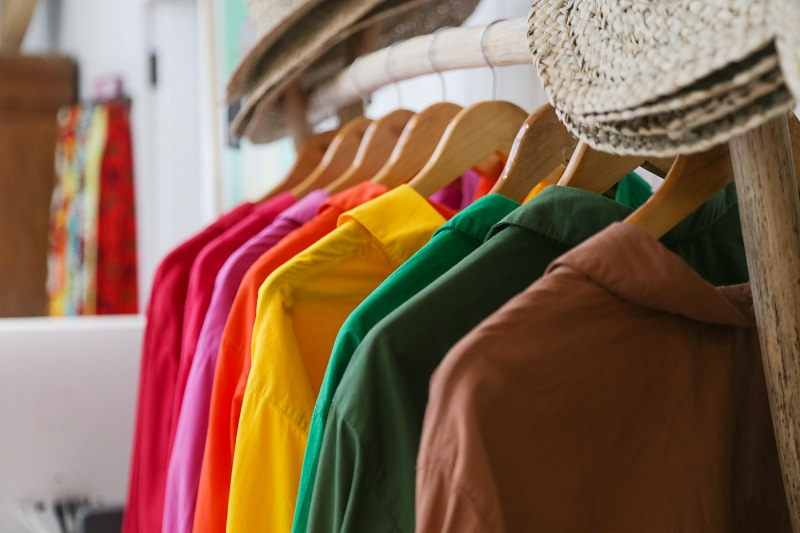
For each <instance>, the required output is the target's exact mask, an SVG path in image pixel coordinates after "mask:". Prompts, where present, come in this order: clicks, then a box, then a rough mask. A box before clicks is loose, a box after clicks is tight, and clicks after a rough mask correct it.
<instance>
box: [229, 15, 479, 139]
mask: <svg viewBox="0 0 800 533" xmlns="http://www.w3.org/2000/svg"><path fill="white" fill-rule="evenodd" d="M477 4H478V0H387V1H383V2H381V1H380V0H325V2H323V3H322V4H321V5H319V6H318V7H317V8H315V9H314V11H313V16H307V17H303V18H302V19H300V20H298V21H297V22H296V23H295V24H294V25H293V26H292V27H291V28H290V30H288V31H287V32H286V34H285V35H284V37H282V38H280V39H278V41H276V42H275V43H273V45H272V46H270V47H269V49H268V50H266V51H265V52H264V53H263V55H262V57H261V59H260V61H259V65H260V72H259V78H258V81H257V83H256V84H255V87H256V88H255V89H254V90H253V91H252V93H251V94H250V95H249V96H248V98H247V101H246V102H245V105H244V106H243V108H242V110H241V111H240V113H239V114H238V115H237V117H236V119H235V120H234V123H233V125H232V130H233V132H234V134H236V135H238V136H246V137H248V138H249V139H250V140H251V141H252V142H255V143H263V142H269V141H271V140H274V139H277V138H279V137H281V136H282V135H284V134H285V131H286V128H285V123H284V121H283V117H282V113H280V107H279V106H280V96H281V94H282V92H283V90H284V89H285V88H286V87H287V86H288V85H289V84H291V83H293V82H295V81H298V80H299V81H300V83H301V86H302V87H304V88H306V89H308V88H310V87H313V86H314V85H318V84H319V83H322V82H324V81H327V80H329V79H331V78H332V77H333V76H335V75H336V74H338V72H339V71H340V70H341V69H342V68H345V67H346V65H347V64H348V63H349V62H350V60H351V57H350V50H351V48H352V46H351V45H350V44H348V39H349V38H351V37H352V36H353V35H355V34H357V33H358V32H360V31H363V30H365V29H368V28H371V27H374V26H376V25H377V26H378V29H379V32H378V39H377V42H376V43H375V46H374V47H373V48H380V47H384V46H388V45H389V44H391V43H393V42H395V41H398V40H404V39H409V38H411V37H415V36H417V35H424V34H428V33H431V32H433V31H434V30H436V29H438V28H441V27H444V26H458V25H460V24H461V23H463V22H464V20H466V19H467V17H469V15H470V14H471V13H472V12H473V11H474V9H475V7H476V6H477ZM369 51H372V50H362V52H363V53H366V52H369Z"/></svg>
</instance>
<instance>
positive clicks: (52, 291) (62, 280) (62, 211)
mask: <svg viewBox="0 0 800 533" xmlns="http://www.w3.org/2000/svg"><path fill="white" fill-rule="evenodd" d="M79 115H80V110H79V108H78V106H69V107H66V108H63V109H61V110H60V111H59V113H58V132H57V138H56V153H55V173H56V179H55V183H54V184H53V195H52V197H51V201H50V229H49V241H50V247H49V252H48V256H47V295H48V314H49V315H50V316H63V315H65V314H66V309H67V301H68V299H69V296H68V291H69V288H68V284H69V282H70V280H69V272H71V271H72V269H73V268H74V265H73V266H71V265H68V264H67V246H68V241H69V239H68V235H69V229H70V226H69V221H70V212H71V209H72V205H73V204H74V202H75V194H76V187H75V184H74V180H75V179H77V178H76V177H75V170H74V162H75V150H77V143H76V132H75V130H76V128H77V126H78V117H79Z"/></svg>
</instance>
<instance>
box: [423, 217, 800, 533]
mask: <svg viewBox="0 0 800 533" xmlns="http://www.w3.org/2000/svg"><path fill="white" fill-rule="evenodd" d="M564 295H569V297H564ZM752 307H753V302H752V296H751V295H750V291H749V286H747V285H744V286H742V285H740V286H732V287H723V288H721V289H715V288H714V287H712V286H711V285H709V284H708V283H707V282H705V281H703V280H702V279H701V278H700V276H698V275H697V274H696V273H695V272H693V271H692V270H691V269H690V268H689V267H688V266H687V265H686V264H685V263H684V262H683V261H681V260H680V258H679V257H677V256H676V255H674V254H672V253H671V252H669V251H668V250H667V249H666V248H665V247H664V246H662V245H661V244H660V243H659V242H658V241H656V240H654V239H653V238H651V237H650V236H649V235H647V234H646V233H645V232H643V231H641V230H640V229H638V228H636V227H635V226H633V225H630V224H614V225H612V226H611V227H610V228H608V229H606V230H605V231H603V232H602V233H600V234H599V235H597V236H596V237H594V238H592V239H590V240H589V241H587V242H586V243H584V244H583V245H581V246H579V247H578V248H576V249H575V250H573V251H572V252H570V253H567V254H566V255H564V256H562V257H561V258H559V259H558V260H556V261H555V262H554V263H553V264H552V265H551V266H550V267H549V268H548V272H547V274H546V275H545V276H544V277H543V278H542V279H541V280H539V281H537V282H536V283H534V284H533V285H532V286H531V287H529V288H528V289H526V290H525V291H524V292H523V293H522V294H520V295H519V296H517V297H516V298H514V299H513V300H511V301H510V302H509V303H508V304H506V305H505V306H504V307H503V308H502V309H501V310H499V311H498V312H497V313H495V314H494V315H492V316H491V317H489V318H488V319H487V320H486V321H484V322H483V323H482V324H481V325H480V326H479V327H478V328H476V329H475V330H473V331H472V332H471V333H470V334H468V335H467V336H466V337H465V338H464V339H462V340H461V341H460V342H459V343H458V344H457V345H456V346H455V347H454V348H453V349H452V350H451V351H450V353H449V354H448V355H447V357H446V358H445V359H444V362H443V363H442V364H441V366H440V367H439V368H438V369H437V370H436V372H435V374H434V376H433V379H432V380H431V398H430V403H429V404H428V408H427V410H426V413H425V425H424V430H423V437H422V444H421V446H420V451H419V459H418V467H417V494H416V502H417V531H420V532H437V533H438V532H442V531H458V532H460V533H461V532H470V531H487V532H488V531H491V532H500V531H524V530H528V529H530V528H531V526H532V525H535V528H536V529H537V530H542V531H621V532H625V531H631V532H633V531H636V532H639V531H705V532H723V531H737V532H753V533H756V532H764V531H770V532H781V531H785V532H789V531H791V524H790V518H789V513H788V508H787V506H786V499H785V497H784V494H783V483H782V479H781V471H780V465H779V461H778V455H777V449H776V445H775V439H774V434H773V427H772V422H771V418H770V410H769V402H768V398H767V391H766V386H765V382H764V374H763V369H762V364H761V357H760V354H759V349H758V336H757V332H756V330H755V320H754V317H753V315H752Z"/></svg>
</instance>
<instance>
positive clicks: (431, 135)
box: [372, 102, 463, 189]
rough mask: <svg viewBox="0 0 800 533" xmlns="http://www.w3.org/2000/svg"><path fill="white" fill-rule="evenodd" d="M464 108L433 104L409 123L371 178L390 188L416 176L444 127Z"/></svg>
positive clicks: (428, 157) (433, 148)
mask: <svg viewBox="0 0 800 533" xmlns="http://www.w3.org/2000/svg"><path fill="white" fill-rule="evenodd" d="M462 109H463V108H462V107H461V106H459V105H456V104H452V103H449V102H439V103H436V104H433V105H431V106H429V107H427V108H425V109H423V110H422V111H420V112H419V113H417V114H416V115H414V116H413V117H412V118H411V120H409V121H408V124H407V125H406V128H405V129H404V130H403V133H402V135H401V136H400V139H398V141H397V146H395V148H394V150H393V151H392V155H391V156H390V157H389V161H388V162H387V163H386V164H385V165H384V166H383V168H381V169H380V170H379V171H378V173H377V174H376V175H375V176H374V177H373V178H372V181H373V182H374V183H378V184H381V185H384V186H385V187H387V188H389V189H393V188H394V187H397V186H399V185H402V184H403V183H406V182H407V181H409V180H410V179H411V178H413V177H414V176H416V175H417V173H419V171H420V170H421V169H422V167H424V166H425V163H426V162H427V161H428V159H430V157H431V154H433V151H434V150H435V149H436V145H437V144H438V143H439V141H440V140H441V138H442V136H443V135H444V132H445V130H446V129H447V126H448V125H449V124H450V122H451V121H452V120H453V118H455V116H456V115H457V114H458V113H459V111H461V110H462Z"/></svg>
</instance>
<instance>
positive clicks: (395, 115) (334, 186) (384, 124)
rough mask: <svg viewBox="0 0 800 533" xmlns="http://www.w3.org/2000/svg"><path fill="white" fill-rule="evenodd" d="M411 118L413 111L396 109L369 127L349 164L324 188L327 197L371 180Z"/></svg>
mask: <svg viewBox="0 0 800 533" xmlns="http://www.w3.org/2000/svg"><path fill="white" fill-rule="evenodd" d="M413 116H414V112H413V111H409V110H407V109H397V110H395V111H392V112H391V113H389V114H387V115H386V116H384V117H381V118H379V119H378V120H375V121H374V122H373V123H372V124H370V126H369V128H367V131H366V133H364V138H363V139H362V141H361V144H360V145H359V147H358V151H357V152H356V155H355V158H354V159H353V163H352V164H351V165H350V167H349V168H347V169H346V170H345V171H344V172H343V173H342V174H341V175H340V176H339V177H338V178H336V179H335V180H334V181H333V182H331V183H330V184H328V185H327V186H326V187H325V190H326V191H327V192H328V194H336V193H338V192H341V191H343V190H345V189H348V188H350V187H352V186H353V185H357V184H359V183H361V182H362V181H366V180H368V179H371V178H372V177H373V176H374V175H375V174H376V173H377V172H378V171H379V170H380V169H381V167H382V166H383V165H384V164H385V163H386V160H387V159H389V156H390V155H391V153H392V150H393V149H394V147H395V145H396V144H397V140H398V139H399V138H400V135H402V133H403V130H404V129H405V126H406V124H408V121H409V120H411V117H413Z"/></svg>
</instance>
